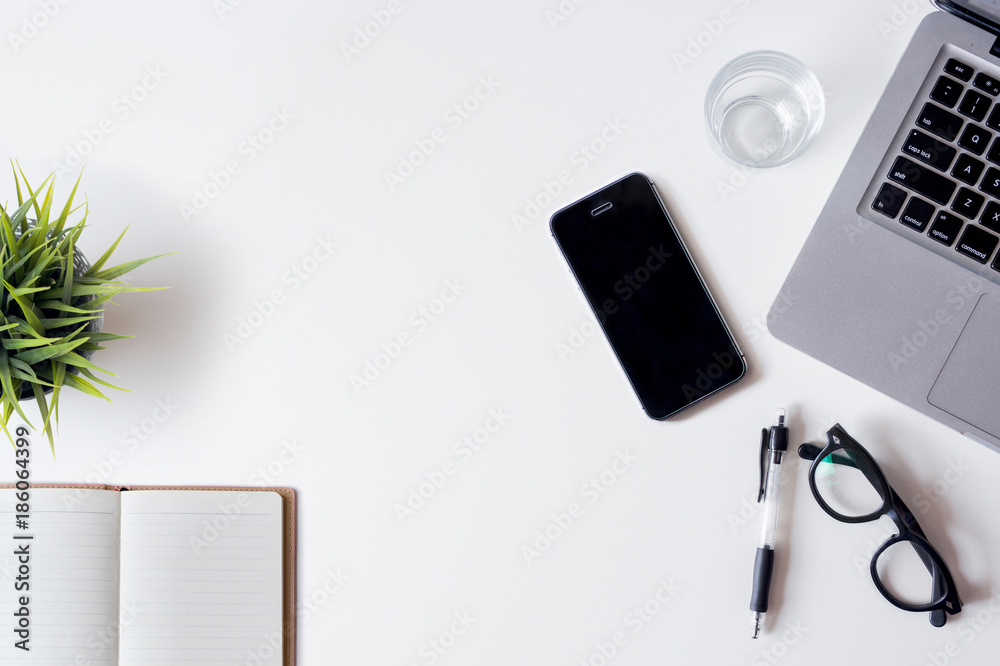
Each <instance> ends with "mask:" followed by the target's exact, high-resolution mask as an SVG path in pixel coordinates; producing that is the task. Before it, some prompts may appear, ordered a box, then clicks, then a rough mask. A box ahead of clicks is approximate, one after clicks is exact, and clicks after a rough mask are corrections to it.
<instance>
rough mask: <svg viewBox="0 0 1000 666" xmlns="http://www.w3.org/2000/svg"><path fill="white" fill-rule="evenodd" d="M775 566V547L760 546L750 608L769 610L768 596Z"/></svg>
mask: <svg viewBox="0 0 1000 666" xmlns="http://www.w3.org/2000/svg"><path fill="white" fill-rule="evenodd" d="M773 568H774V549H773V548H758V549H757V557H755V558H754V560H753V593H752V594H751V595H750V610H752V611H754V612H757V613H766V612H767V596H768V594H769V592H770V590H771V570H772V569H773Z"/></svg>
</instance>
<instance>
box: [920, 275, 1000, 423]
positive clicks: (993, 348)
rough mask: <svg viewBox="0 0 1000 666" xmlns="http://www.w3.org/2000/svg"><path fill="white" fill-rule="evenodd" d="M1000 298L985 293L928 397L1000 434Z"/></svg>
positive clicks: (955, 414)
mask: <svg viewBox="0 0 1000 666" xmlns="http://www.w3.org/2000/svg"><path fill="white" fill-rule="evenodd" d="M998 332H1000V299H997V298H995V297H993V296H989V295H985V294H984V295H983V296H982V297H981V298H980V299H979V303H978V304H976V309H975V310H973V311H972V316H971V317H970V318H969V321H968V323H966V325H965V330H963V331H962V335H961V336H960V337H959V338H958V342H956V343H955V348H954V349H952V350H951V354H950V355H949V356H948V360H947V362H945V364H944V368H943V369H942V370H941V374H940V375H938V378H937V381H936V382H934V386H932V387H931V392H930V393H929V394H928V396H927V401H928V402H930V403H931V404H932V405H934V406H935V407H939V408H941V409H943V410H944V411H946V412H948V413H949V414H951V415H953V416H956V417H958V418H960V419H962V420H963V421H965V422H966V423H970V424H972V425H974V426H976V427H977V428H979V429H980V430H985V431H986V432H988V433H989V434H991V435H993V436H994V437H1000V409H998V407H1000V391H998V390H997V387H998V386H1000V342H998V341H1000V337H998V335H997V333H998Z"/></svg>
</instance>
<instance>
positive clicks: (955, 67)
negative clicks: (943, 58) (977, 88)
mask: <svg viewBox="0 0 1000 666" xmlns="http://www.w3.org/2000/svg"><path fill="white" fill-rule="evenodd" d="M944 71H945V72H947V73H948V74H951V75H952V76H954V77H955V78H956V79H960V80H962V81H968V80H969V79H971V78H972V68H971V67H969V66H968V65H966V64H965V63H964V62H962V61H961V60H955V59H954V58H949V59H948V62H946V63H945V64H944Z"/></svg>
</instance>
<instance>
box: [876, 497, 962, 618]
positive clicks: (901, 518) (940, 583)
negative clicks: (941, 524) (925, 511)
mask: <svg viewBox="0 0 1000 666" xmlns="http://www.w3.org/2000/svg"><path fill="white" fill-rule="evenodd" d="M889 492H891V493H892V510H890V511H889V513H888V516H889V518H891V519H892V522H894V523H896V528H897V529H899V530H900V532H902V531H903V530H904V529H908V530H910V531H911V532H913V533H914V534H918V535H919V536H920V538H922V539H923V540H924V541H927V535H926V534H924V531H923V529H921V527H920V524H919V523H918V522H917V517H916V516H914V515H913V512H912V511H910V508H909V507H908V506H906V503H905V502H904V501H903V500H902V498H900V496H899V493H897V492H896V491H895V490H894V489H893V488H892V486H889ZM928 543H929V542H928ZM910 544H911V545H912V546H913V550H914V551H916V553H917V557H919V558H920V561H921V562H923V563H924V567H926V568H927V571H928V572H929V573H930V574H931V598H932V599H938V598H939V597H941V596H942V595H943V594H945V592H946V591H947V590H948V583H947V581H946V580H945V577H944V573H943V572H942V571H941V570H940V569H939V568H938V567H937V566H936V565H935V564H934V560H933V559H931V556H930V555H928V554H927V551H925V550H924V549H923V548H919V547H917V546H916V545H915V544H913V542H912V541H911V542H910ZM960 603H961V602H960ZM959 608H961V606H959ZM953 612H957V610H955V611H953ZM945 617H946V616H945V609H943V608H937V609H935V610H932V611H930V622H931V625H932V626H935V627H943V626H944V625H945Z"/></svg>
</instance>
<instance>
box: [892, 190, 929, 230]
mask: <svg viewBox="0 0 1000 666" xmlns="http://www.w3.org/2000/svg"><path fill="white" fill-rule="evenodd" d="M933 216H934V204H931V203H928V202H926V201H924V200H923V199H918V198H917V197H911V198H910V203H908V204H906V210H904V211H903V215H902V216H901V217H900V218H899V221H900V222H902V223H903V224H906V225H909V226H911V227H913V228H914V229H916V230H917V231H920V232H922V231H923V230H924V229H926V228H927V223H928V222H930V221H931V217H933Z"/></svg>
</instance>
